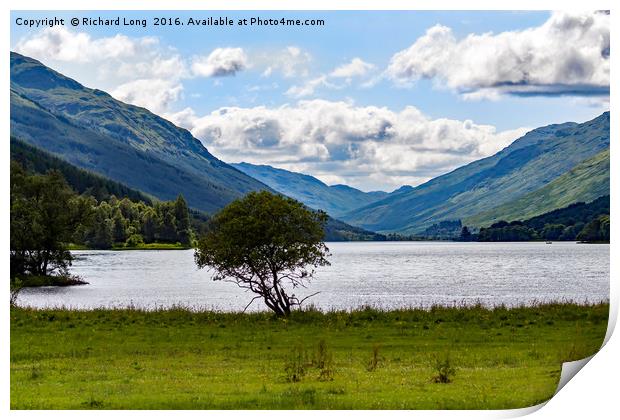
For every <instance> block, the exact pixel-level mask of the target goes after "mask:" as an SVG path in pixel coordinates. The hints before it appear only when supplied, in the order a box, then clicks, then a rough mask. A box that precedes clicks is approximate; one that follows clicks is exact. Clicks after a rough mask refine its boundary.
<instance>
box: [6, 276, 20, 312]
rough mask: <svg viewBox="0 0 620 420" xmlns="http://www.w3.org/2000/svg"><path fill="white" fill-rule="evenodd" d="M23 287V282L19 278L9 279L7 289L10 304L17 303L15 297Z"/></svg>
mask: <svg viewBox="0 0 620 420" xmlns="http://www.w3.org/2000/svg"><path fill="white" fill-rule="evenodd" d="M23 287H24V284H23V282H22V281H21V279H19V278H12V279H11V281H10V290H9V303H10V305H11V306H15V305H16V304H17V298H18V297H19V293H20V292H21V291H22V288H23Z"/></svg>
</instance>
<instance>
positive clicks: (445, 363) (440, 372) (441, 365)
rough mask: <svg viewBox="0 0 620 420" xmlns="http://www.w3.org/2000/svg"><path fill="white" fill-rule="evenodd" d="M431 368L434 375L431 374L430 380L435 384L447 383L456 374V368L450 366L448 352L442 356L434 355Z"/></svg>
mask: <svg viewBox="0 0 620 420" xmlns="http://www.w3.org/2000/svg"><path fill="white" fill-rule="evenodd" d="M433 369H434V370H435V372H436V375H435V376H433V378H432V380H433V382H435V383H436V384H449V383H450V382H452V378H453V377H454V375H456V368H455V367H454V366H452V362H451V361H450V355H449V354H446V355H445V356H444V357H443V358H439V357H436V358H435V361H434V363H433Z"/></svg>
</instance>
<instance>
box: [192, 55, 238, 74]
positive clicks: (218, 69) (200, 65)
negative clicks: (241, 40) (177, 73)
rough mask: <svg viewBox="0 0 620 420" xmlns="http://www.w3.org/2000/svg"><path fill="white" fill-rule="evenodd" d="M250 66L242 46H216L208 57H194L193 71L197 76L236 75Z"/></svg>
mask: <svg viewBox="0 0 620 420" xmlns="http://www.w3.org/2000/svg"><path fill="white" fill-rule="evenodd" d="M247 67H248V58H247V56H246V54H245V52H244V51H243V49H242V48H216V49H215V50H213V51H212V52H211V53H210V54H209V55H208V56H206V57H204V56H203V57H194V60H193V62H192V72H193V74H194V75H196V76H204V77H222V76H234V75H235V74H237V73H238V72H240V71H242V70H244V69H246V68H247Z"/></svg>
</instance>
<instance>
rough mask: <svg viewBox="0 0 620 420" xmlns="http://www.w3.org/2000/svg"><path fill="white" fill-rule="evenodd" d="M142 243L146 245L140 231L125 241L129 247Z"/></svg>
mask: <svg viewBox="0 0 620 420" xmlns="http://www.w3.org/2000/svg"><path fill="white" fill-rule="evenodd" d="M140 245H144V239H143V238H142V235H140V234H139V233H134V234H133V235H131V236H130V237H129V238H127V240H126V241H125V246H126V247H128V248H135V247H137V246H140Z"/></svg>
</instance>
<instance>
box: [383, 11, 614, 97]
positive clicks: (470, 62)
mask: <svg viewBox="0 0 620 420" xmlns="http://www.w3.org/2000/svg"><path fill="white" fill-rule="evenodd" d="M609 25H610V19H609V14H607V13H604V12H589V13H564V12H555V13H553V14H552V15H551V17H550V18H549V19H548V20H547V21H546V22H545V23H544V24H542V25H541V26H538V27H534V28H529V29H525V30H520V31H510V32H501V33H498V34H493V33H483V34H470V35H468V36H466V37H465V38H462V39H457V38H456V37H455V35H454V34H453V32H452V30H451V29H450V28H448V27H446V26H442V25H436V26H433V27H432V28H430V29H428V30H427V31H426V34H425V35H424V36H422V37H420V38H418V39H417V40H416V41H415V43H413V45H411V46H410V47H409V48H407V49H405V50H403V51H400V52H398V53H397V54H395V55H394V56H393V57H392V59H391V61H390V64H389V66H388V68H387V70H386V76H387V77H389V78H391V79H392V80H394V81H396V82H397V83H411V82H414V81H415V80H417V79H419V78H427V79H434V80H435V81H436V82H437V83H439V84H441V85H444V86H446V87H448V88H450V89H454V90H456V91H458V92H460V93H463V94H464V95H465V97H466V98H467V99H479V98H482V97H491V98H493V97H494V96H495V97H496V96H497V95H498V94H515V95H532V94H538V95H564V94H568V95H575V96H590V95H607V94H608V88H609Z"/></svg>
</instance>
